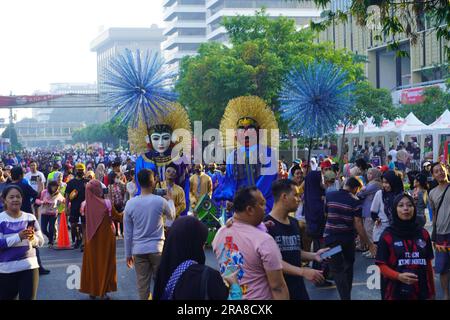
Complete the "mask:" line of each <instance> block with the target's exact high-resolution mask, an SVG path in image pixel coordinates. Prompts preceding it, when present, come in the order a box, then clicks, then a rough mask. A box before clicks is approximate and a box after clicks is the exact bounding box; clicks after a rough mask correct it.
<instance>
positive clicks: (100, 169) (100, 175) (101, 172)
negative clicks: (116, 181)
mask: <svg viewBox="0 0 450 320" xmlns="http://www.w3.org/2000/svg"><path fill="white" fill-rule="evenodd" d="M105 175H106V168H105V165H104V164H103V163H99V164H98V166H97V170H95V176H96V178H97V179H98V180H99V181H100V182H101V183H104V180H105Z"/></svg>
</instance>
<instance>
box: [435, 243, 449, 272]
mask: <svg viewBox="0 0 450 320" xmlns="http://www.w3.org/2000/svg"><path fill="white" fill-rule="evenodd" d="M436 244H438V245H441V246H446V247H447V251H446V252H440V251H435V260H434V271H435V272H436V273H447V272H449V271H450V252H449V250H448V249H449V248H450V234H444V235H440V234H438V235H436Z"/></svg>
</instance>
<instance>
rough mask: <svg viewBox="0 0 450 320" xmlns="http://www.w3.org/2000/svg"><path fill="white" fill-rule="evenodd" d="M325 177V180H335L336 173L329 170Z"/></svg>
mask: <svg viewBox="0 0 450 320" xmlns="http://www.w3.org/2000/svg"><path fill="white" fill-rule="evenodd" d="M323 178H324V180H325V181H333V180H335V179H336V173H334V172H333V171H327V172H325V174H324V175H323Z"/></svg>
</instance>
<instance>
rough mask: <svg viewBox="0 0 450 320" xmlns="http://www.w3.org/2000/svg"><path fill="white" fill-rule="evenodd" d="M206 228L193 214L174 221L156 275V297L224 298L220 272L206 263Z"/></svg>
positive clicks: (224, 286) (170, 298)
mask: <svg viewBox="0 0 450 320" xmlns="http://www.w3.org/2000/svg"><path fill="white" fill-rule="evenodd" d="M207 237H208V228H207V227H206V226H205V225H204V224H203V223H201V222H200V221H199V220H198V219H196V218H194V217H189V216H186V217H180V218H178V219H177V220H175V222H174V223H173V225H172V227H171V229H170V232H169V235H168V237H167V239H166V242H165V243H164V249H163V252H162V256H161V263H160V265H159V268H158V272H157V275H156V281H155V288H154V291H153V299H155V300H226V299H227V298H228V288H227V287H226V285H225V283H224V282H223V280H222V277H221V275H220V273H219V272H218V271H217V270H214V269H212V268H210V267H208V266H206V265H205V252H204V245H205V243H206V239H207Z"/></svg>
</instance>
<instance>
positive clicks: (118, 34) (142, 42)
mask: <svg viewBox="0 0 450 320" xmlns="http://www.w3.org/2000/svg"><path fill="white" fill-rule="evenodd" d="M164 39H165V37H164V36H163V29H162V28H158V26H157V25H152V26H151V28H110V29H108V30H106V31H104V32H103V33H101V34H100V35H99V36H98V37H97V38H96V39H94V40H93V41H92V43H91V51H94V52H97V84H98V92H99V94H100V95H101V94H102V93H103V92H104V81H105V70H106V69H107V68H108V67H109V64H110V62H111V60H112V59H113V58H115V57H117V56H118V55H120V54H122V53H123V52H124V51H125V49H130V50H131V51H135V50H137V49H139V50H141V51H146V50H149V51H153V52H158V53H160V54H161V43H162V42H163V41H164Z"/></svg>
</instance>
